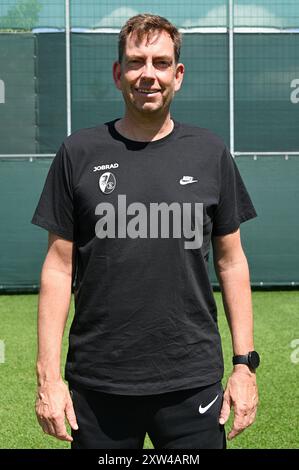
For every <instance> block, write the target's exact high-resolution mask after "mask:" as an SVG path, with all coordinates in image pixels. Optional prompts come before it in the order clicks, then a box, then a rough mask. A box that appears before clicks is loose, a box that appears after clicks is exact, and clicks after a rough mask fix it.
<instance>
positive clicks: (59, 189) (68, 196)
mask: <svg viewBox="0 0 299 470" xmlns="http://www.w3.org/2000/svg"><path fill="white" fill-rule="evenodd" d="M73 222H74V220H73V186H72V168H71V163H70V160H69V157H68V154H67V150H66V148H65V146H64V144H62V145H61V147H60V149H59V150H58V152H57V154H56V156H55V158H54V159H53V161H52V164H51V166H50V169H49V172H48V175H47V178H46V181H45V184H44V188H43V191H42V193H41V196H40V199H39V202H38V205H37V207H36V209H35V212H34V215H33V217H32V219H31V223H32V224H35V225H38V226H40V227H42V228H44V229H46V230H48V231H49V232H53V233H55V234H56V235H59V236H60V237H62V238H65V239H66V240H70V241H73V239H74V223H73Z"/></svg>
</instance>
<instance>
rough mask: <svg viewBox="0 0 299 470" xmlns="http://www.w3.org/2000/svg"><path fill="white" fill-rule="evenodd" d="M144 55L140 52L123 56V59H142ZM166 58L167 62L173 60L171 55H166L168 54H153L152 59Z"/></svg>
mask: <svg viewBox="0 0 299 470" xmlns="http://www.w3.org/2000/svg"><path fill="white" fill-rule="evenodd" d="M144 58H145V56H144V55H142V54H140V55H139V54H132V55H126V56H125V59H126V60H134V59H144ZM161 59H163V60H168V61H169V62H172V61H173V58H172V57H171V56H168V55H158V56H154V60H161Z"/></svg>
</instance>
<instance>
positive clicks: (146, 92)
mask: <svg viewBox="0 0 299 470" xmlns="http://www.w3.org/2000/svg"><path fill="white" fill-rule="evenodd" d="M135 91H137V92H138V93H140V94H142V95H154V94H155V93H159V92H160V91H161V90H158V89H150V88H135Z"/></svg>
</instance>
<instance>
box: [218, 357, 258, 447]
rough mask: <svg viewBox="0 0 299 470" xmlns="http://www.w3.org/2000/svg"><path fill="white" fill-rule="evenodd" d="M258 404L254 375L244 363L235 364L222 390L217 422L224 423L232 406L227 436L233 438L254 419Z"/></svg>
mask: <svg viewBox="0 0 299 470" xmlns="http://www.w3.org/2000/svg"><path fill="white" fill-rule="evenodd" d="M257 405H258V391H257V385H256V375H255V373H253V372H251V371H250V370H249V369H248V367H247V366H246V365H242V364H241V365H236V366H235V367H234V370H233V372H232V374H231V376H230V377H229V379H228V382H227V386H226V389H225V392H224V397H223V405H222V409H221V413H220V418H219V423H220V424H225V423H226V421H227V420H228V418H229V415H230V409H231V407H233V408H234V422H233V427H232V429H231V431H230V432H229V434H228V436H227V438H228V439H229V440H230V439H233V438H234V437H236V436H237V435H238V434H240V433H241V432H242V431H244V429H246V428H247V427H248V426H250V425H251V424H252V423H253V422H254V420H255V415H256V411H257Z"/></svg>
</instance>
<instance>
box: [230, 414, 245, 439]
mask: <svg viewBox="0 0 299 470" xmlns="http://www.w3.org/2000/svg"><path fill="white" fill-rule="evenodd" d="M249 425H250V419H249V415H247V414H242V415H240V414H236V413H235V418H234V422H233V427H232V429H231V431H230V432H229V434H228V436H227V438H228V439H229V440H230V439H233V438H234V437H236V436H237V435H238V434H240V433H241V432H242V431H244V429H246V428H247V427H248V426H249Z"/></svg>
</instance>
